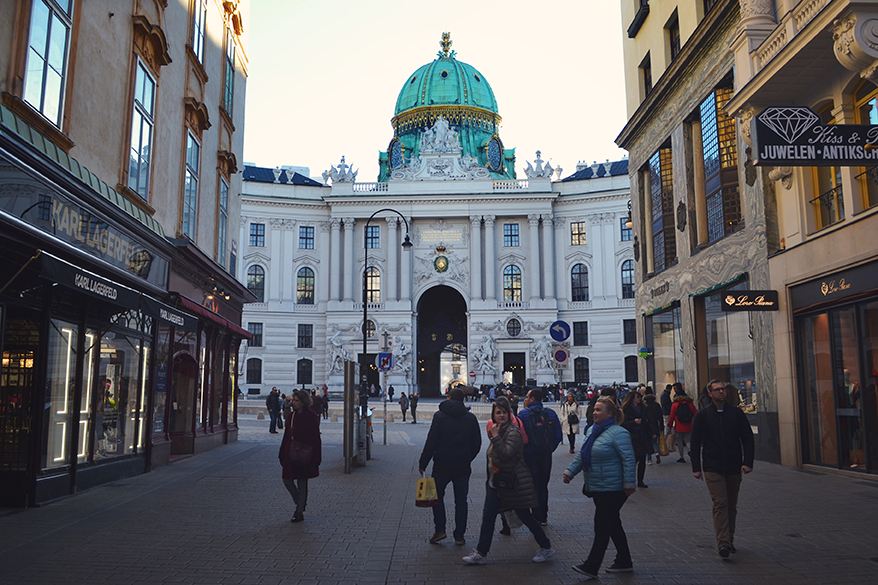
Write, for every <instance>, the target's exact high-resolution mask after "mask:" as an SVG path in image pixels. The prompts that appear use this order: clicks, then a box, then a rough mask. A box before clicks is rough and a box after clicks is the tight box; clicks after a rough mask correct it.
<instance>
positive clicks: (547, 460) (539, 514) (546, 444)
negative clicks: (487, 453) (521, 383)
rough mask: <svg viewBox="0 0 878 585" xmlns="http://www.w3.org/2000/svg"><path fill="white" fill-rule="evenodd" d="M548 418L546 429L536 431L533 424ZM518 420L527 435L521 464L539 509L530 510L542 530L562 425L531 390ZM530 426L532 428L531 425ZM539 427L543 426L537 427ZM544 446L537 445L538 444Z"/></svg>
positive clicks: (535, 392) (541, 397) (547, 517)
mask: <svg viewBox="0 0 878 585" xmlns="http://www.w3.org/2000/svg"><path fill="white" fill-rule="evenodd" d="M543 410H545V415H546V417H548V423H549V428H548V429H540V428H537V426H535V425H536V423H537V422H542V421H544V420H546V417H544V416H543V412H542V411H543ZM518 418H519V419H520V420H521V424H522V426H523V427H524V430H525V431H526V432H527V445H525V446H524V462H525V463H526V464H527V467H528V469H530V474H531V476H533V479H534V487H535V488H536V490H537V499H538V500H539V507H537V508H534V509H533V510H532V512H533V515H534V517H535V518H536V519H537V520H539V521H540V524H542V525H543V526H545V525H546V524H547V523H548V519H549V480H550V479H551V476H552V453H554V451H555V449H557V448H558V445H560V444H561V437H562V436H563V434H562V432H561V421H560V420H559V419H558V415H557V414H556V413H555V411H554V410H552V409H551V408H546V409H544V408H543V392H542V390H540V389H539V388H534V389H532V390H531V391H530V392H528V393H527V396H526V397H525V399H524V408H523V409H522V410H521V412H519V413H518ZM532 423H533V424H532ZM540 426H542V425H540ZM541 442H542V443H543V444H542V445H540V443H541Z"/></svg>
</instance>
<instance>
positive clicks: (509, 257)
mask: <svg viewBox="0 0 878 585" xmlns="http://www.w3.org/2000/svg"><path fill="white" fill-rule="evenodd" d="M497 260H499V261H500V264H511V263H517V262H520V263H524V261H525V260H526V258H525V257H524V256H522V255H520V254H515V253H514V252H513V253H511V254H506V255H505V256H500V257H499V258H497Z"/></svg>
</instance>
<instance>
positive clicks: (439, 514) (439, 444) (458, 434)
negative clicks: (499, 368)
mask: <svg viewBox="0 0 878 585" xmlns="http://www.w3.org/2000/svg"><path fill="white" fill-rule="evenodd" d="M464 398H465V394H464V393H463V390H461V389H460V388H452V389H451V390H449V392H448V399H447V400H445V401H444V402H442V403H441V404H440V405H439V410H437V411H436V414H434V415H433V422H432V424H431V425H430V432H429V433H427V442H426V443H425V444H424V450H423V452H421V459H420V460H419V461H418V469H419V470H420V472H421V474H423V473H424V470H425V469H427V465H429V464H430V460H431V459H432V460H433V479H434V480H435V481H436V493H437V495H438V496H439V504H438V505H436V506H433V523H434V524H435V525H436V531H435V533H434V534H433V536H431V537H430V543H431V544H436V543H437V542H439V541H440V540H444V539H445V536H446V535H445V502H444V498H445V488H446V486H448V484H449V483H451V484H452V485H453V486H454V543H455V544H458V545H464V544H466V540H465V539H464V532H466V518H467V495H468V494H469V476H470V474H471V473H472V468H471V467H470V464H471V463H472V461H473V459H475V458H476V456H477V455H478V454H479V451H481V449H482V433H481V431H480V430H479V421H478V420H477V419H476V416H475V415H474V414H473V413H471V412H470V411H469V410H468V409H467V407H466V406H464V404H463V400H464Z"/></svg>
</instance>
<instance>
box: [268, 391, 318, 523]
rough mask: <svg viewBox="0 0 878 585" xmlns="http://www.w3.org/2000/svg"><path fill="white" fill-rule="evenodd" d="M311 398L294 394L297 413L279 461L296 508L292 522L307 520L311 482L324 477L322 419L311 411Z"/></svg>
mask: <svg viewBox="0 0 878 585" xmlns="http://www.w3.org/2000/svg"><path fill="white" fill-rule="evenodd" d="M310 406H311V395H310V394H308V393H307V392H305V391H304V390H294V391H293V411H292V414H291V415H290V416H289V417H288V418H287V424H286V428H285V430H284V438H283V440H282V441H281V444H280V451H279V452H278V455H277V456H278V459H280V464H281V466H282V467H283V475H282V477H283V481H284V486H286V488H287V491H289V492H290V495H291V496H292V497H293V502H294V503H295V504H296V512H295V514H294V515H293V518H292V520H290V521H291V522H301V521H302V520H304V519H305V518H304V512H305V506H306V505H307V504H308V480H309V479H311V478H314V477H317V476H319V475H320V462H321V461H322V460H323V455H322V450H321V443H320V419H319V418H318V417H317V415H316V414H315V413H314V411H312V410H311V409H310V408H309V407H310Z"/></svg>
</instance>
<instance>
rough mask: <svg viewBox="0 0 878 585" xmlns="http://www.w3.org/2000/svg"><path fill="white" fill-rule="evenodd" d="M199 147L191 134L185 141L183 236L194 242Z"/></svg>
mask: <svg viewBox="0 0 878 585" xmlns="http://www.w3.org/2000/svg"><path fill="white" fill-rule="evenodd" d="M200 159H201V146H200V145H199V144H198V141H197V140H195V136H193V135H192V133H191V132H189V134H188V139H187V140H186V179H185V184H184V186H183V235H184V236H186V237H187V238H189V239H190V240H192V241H193V242H194V241H195V225H196V219H197V218H198V170H199V161H200Z"/></svg>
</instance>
